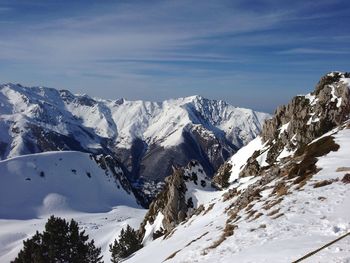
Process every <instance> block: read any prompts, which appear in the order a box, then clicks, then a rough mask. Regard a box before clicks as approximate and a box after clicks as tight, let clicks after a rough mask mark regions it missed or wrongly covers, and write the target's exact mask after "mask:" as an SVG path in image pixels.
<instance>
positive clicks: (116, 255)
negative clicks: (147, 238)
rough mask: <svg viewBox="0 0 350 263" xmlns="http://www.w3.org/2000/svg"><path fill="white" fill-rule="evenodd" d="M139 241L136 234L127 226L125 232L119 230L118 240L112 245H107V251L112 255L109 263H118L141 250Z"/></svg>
mask: <svg viewBox="0 0 350 263" xmlns="http://www.w3.org/2000/svg"><path fill="white" fill-rule="evenodd" d="M141 241H142V240H141V238H140V237H139V235H138V234H137V232H136V231H135V230H134V229H133V228H132V227H130V226H129V225H127V227H126V230H124V229H122V230H121V232H120V234H119V237H118V240H116V239H115V240H114V243H113V244H110V245H109V251H110V252H111V254H112V258H111V261H112V262H113V263H118V262H119V261H120V260H122V259H124V258H126V257H128V256H130V255H131V254H133V253H134V252H136V251H137V250H139V249H141V248H142V243H141Z"/></svg>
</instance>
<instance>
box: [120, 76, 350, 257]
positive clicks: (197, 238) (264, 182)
mask: <svg viewBox="0 0 350 263" xmlns="http://www.w3.org/2000/svg"><path fill="white" fill-rule="evenodd" d="M349 88H350V74H349V73H339V72H333V73H330V74H328V75H326V76H324V77H323V78H322V79H321V81H320V82H319V83H318V84H317V86H316V90H315V91H314V92H312V93H311V94H308V95H306V96H297V97H295V98H293V100H292V101H291V102H290V103H289V104H288V105H286V106H282V107H280V108H279V109H277V111H276V113H275V115H274V117H273V118H272V119H271V120H269V121H267V122H266V123H265V125H264V128H263V131H262V135H261V136H259V137H257V138H256V139H254V140H253V141H252V142H250V143H249V144H248V145H247V146H245V147H243V148H242V149H240V150H239V151H238V152H237V153H236V154H235V155H233V156H232V158H231V159H230V160H229V161H228V162H226V163H225V164H224V165H223V166H222V167H221V168H220V169H219V171H218V173H217V174H216V175H215V177H214V180H213V185H215V186H216V187H218V188H221V189H224V190H221V191H213V192H211V196H210V197H211V198H210V199H206V201H205V202H204V203H203V205H202V206H198V208H197V209H196V210H195V211H193V212H192V213H187V214H186V215H185V216H184V217H182V220H181V219H180V220H178V222H179V224H178V225H177V226H172V227H171V228H170V229H169V227H168V226H167V223H166V222H167V220H168V219H169V218H170V217H171V216H172V215H173V214H175V215H176V214H179V212H181V211H183V209H178V210H174V211H172V213H171V214H170V215H167V214H166V213H163V211H164V209H162V205H161V202H162V200H167V203H172V201H174V200H178V199H176V198H172V199H171V200H170V201H169V197H171V196H176V194H175V195H174V194H172V195H170V194H167V193H163V194H160V195H159V196H158V198H159V199H158V198H156V199H155V200H154V201H153V203H152V204H151V206H150V207H151V208H153V207H158V209H157V211H156V213H154V212H153V213H152V215H153V216H154V215H155V216H156V217H153V218H155V219H152V218H151V219H152V220H149V221H152V222H154V223H153V225H152V224H150V223H149V224H148V225H147V226H148V227H149V226H156V227H155V228H153V229H155V230H163V232H164V235H163V236H160V237H159V235H161V234H162V233H160V232H159V231H153V233H154V234H155V235H153V237H158V238H157V239H155V240H154V241H152V242H149V243H146V246H145V247H144V248H142V249H141V250H139V251H138V252H136V254H135V255H134V256H133V257H131V258H129V259H128V260H127V261H126V262H140V261H141V260H142V262H236V261H237V262H292V261H294V260H297V259H298V258H300V257H302V256H304V255H306V254H307V253H309V252H311V251H313V250H315V249H317V248H320V247H322V246H323V245H325V244H326V243H328V242H330V241H333V240H335V239H337V238H338V237H340V236H342V235H344V234H346V233H349V232H350V223H349V222H350V206H349V202H348V200H349V198H350V188H349V185H350V184H349V183H350V167H349V163H350V150H349V149H350V120H349V113H350V110H349V109H350V107H349V106H350V100H349V99H350V95H349ZM178 177H179V176H178V173H177V172H176V171H175V172H174V174H173V175H172V176H171V177H170V178H169V179H167V182H172V181H174V180H175V178H178ZM182 188H183V187H180V188H179V187H173V188H169V189H178V196H179V195H180V194H181V193H183V192H184V191H182V190H179V189H182ZM165 189H166V188H165ZM165 189H164V190H165ZM164 196H168V199H166V198H164ZM157 204H158V205H157ZM150 212H151V210H150V211H149V212H148V215H149V214H150ZM145 220H148V219H147V215H146V218H145ZM144 222H145V221H144ZM144 222H143V223H142V225H141V229H140V233H144V231H143V229H144V225H145V223H144ZM146 228H147V227H146ZM164 230H166V231H164ZM146 233H147V231H146ZM145 236H146V235H145ZM349 248H350V239H349V237H347V238H345V239H342V240H341V241H339V242H337V243H335V244H334V245H332V246H330V247H329V248H328V249H325V250H321V251H320V252H319V253H317V254H316V255H314V256H312V257H310V259H309V260H310V261H308V262H348V261H349V260H350V257H349V255H350V249H349ZM152 255H157V258H155V257H154V256H153V257H152Z"/></svg>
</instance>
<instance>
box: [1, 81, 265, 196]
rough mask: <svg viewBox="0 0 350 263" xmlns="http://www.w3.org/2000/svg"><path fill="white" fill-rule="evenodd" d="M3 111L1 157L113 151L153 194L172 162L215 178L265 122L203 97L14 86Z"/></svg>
mask: <svg viewBox="0 0 350 263" xmlns="http://www.w3.org/2000/svg"><path fill="white" fill-rule="evenodd" d="M0 113H1V115H0V146H1V147H0V157H1V158H2V159H5V158H10V157H14V156H19V155H23V154H29V153H38V152H45V151H59V150H74V151H83V152H91V153H103V154H110V155H112V156H113V158H115V159H118V160H120V161H121V162H122V163H123V165H124V167H126V169H124V171H125V172H126V173H128V177H129V178H132V180H133V181H137V182H138V183H137V184H135V185H137V186H140V187H141V188H142V190H143V191H144V193H146V194H150V195H154V194H155V193H156V192H157V187H156V186H157V183H162V182H163V180H164V178H165V177H166V176H168V175H169V174H170V173H171V166H172V165H173V164H178V165H186V164H187V163H188V162H189V161H190V160H192V159H195V160H198V161H199V162H200V163H201V165H202V166H203V169H204V170H205V172H206V173H207V174H208V175H212V174H213V173H214V171H215V170H216V169H217V168H218V167H219V166H220V165H221V164H222V163H223V162H224V161H225V160H226V159H227V158H228V157H230V156H231V155H232V154H233V153H234V152H236V151H237V150H238V149H239V148H240V147H242V146H243V145H245V144H246V143H248V142H249V141H251V140H252V139H253V138H255V137H256V136H257V135H258V134H259V133H260V131H261V126H262V123H263V121H264V120H265V119H266V118H268V117H269V115H268V114H265V113H260V112H254V111H252V110H249V109H242V108H236V107H233V106H231V105H229V104H227V103H225V102H224V101H215V100H208V99H205V98H202V97H200V96H192V97H187V98H180V99H175V100H167V101H163V102H159V103H158V102H145V101H127V100H124V99H120V100H101V99H93V98H90V97H89V96H87V95H73V94H72V93H70V92H69V91H67V90H60V91H58V90H55V89H51V88H43V87H31V88H28V87H23V86H21V85H14V84H5V85H1V86H0Z"/></svg>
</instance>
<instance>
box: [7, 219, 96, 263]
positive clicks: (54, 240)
mask: <svg viewBox="0 0 350 263" xmlns="http://www.w3.org/2000/svg"><path fill="white" fill-rule="evenodd" d="M88 239H89V236H88V235H86V234H85V231H81V232H79V226H78V223H77V222H75V221H74V220H73V219H72V220H71V221H70V223H68V222H66V220H64V219H61V218H56V217H54V216H51V217H50V218H49V220H48V222H47V223H46V225H45V231H44V232H43V233H39V232H36V234H35V235H34V236H33V237H32V238H30V239H27V240H25V241H23V249H22V250H21V251H20V252H19V254H18V256H17V258H16V259H15V260H14V261H13V262H14V263H31V262H33V263H34V262H35V263H54V262H55V263H56V262H67V263H81V262H84V263H85V262H86V263H100V262H102V261H101V259H102V256H101V249H100V248H96V247H95V245H94V240H92V241H90V242H87V241H88Z"/></svg>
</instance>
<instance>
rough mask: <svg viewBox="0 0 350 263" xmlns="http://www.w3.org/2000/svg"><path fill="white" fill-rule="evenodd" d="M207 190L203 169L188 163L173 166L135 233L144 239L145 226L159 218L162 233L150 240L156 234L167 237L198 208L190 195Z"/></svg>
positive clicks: (194, 163) (195, 164)
mask: <svg viewBox="0 0 350 263" xmlns="http://www.w3.org/2000/svg"><path fill="white" fill-rule="evenodd" d="M189 188H190V189H189ZM208 188H211V186H210V180H209V179H208V178H206V175H205V172H204V170H203V167H202V166H201V165H200V164H199V162H198V161H195V160H192V161H190V162H189V163H188V165H187V166H186V167H178V166H173V173H172V175H170V176H168V177H166V179H165V185H164V188H163V190H162V191H161V192H160V193H159V194H158V195H157V197H156V198H155V199H154V200H153V202H152V203H151V204H150V206H149V210H148V212H147V214H146V216H145V218H144V220H143V222H142V223H141V226H140V229H139V233H140V235H141V236H144V235H145V232H146V229H145V228H146V225H147V224H150V225H152V224H153V223H154V222H155V220H156V218H157V216H158V215H159V214H161V215H162V217H163V219H162V231H158V230H157V233H155V232H154V233H153V238H156V236H158V237H159V236H160V232H161V234H168V233H170V231H171V230H172V229H174V228H175V227H176V226H177V225H178V224H179V223H181V222H182V221H184V220H185V219H186V218H187V217H189V216H190V215H192V213H194V212H195V211H196V209H197V208H198V207H200V205H201V204H199V203H198V200H196V197H195V196H194V195H192V193H191V191H194V189H208ZM189 190H191V191H189ZM155 234H156V235H155Z"/></svg>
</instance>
